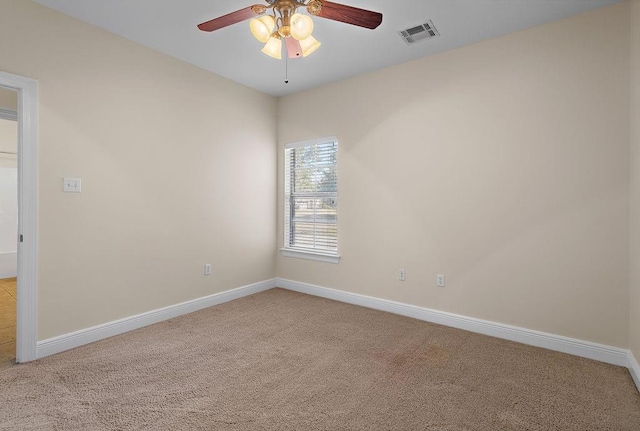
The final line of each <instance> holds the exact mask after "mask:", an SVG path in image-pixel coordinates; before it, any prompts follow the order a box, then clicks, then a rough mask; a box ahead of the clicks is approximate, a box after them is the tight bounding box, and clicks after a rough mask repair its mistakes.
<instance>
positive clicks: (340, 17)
mask: <svg viewBox="0 0 640 431" xmlns="http://www.w3.org/2000/svg"><path fill="white" fill-rule="evenodd" d="M307 11H308V12H309V13H310V14H312V15H316V16H319V17H321V18H327V19H332V20H334V21H340V22H344V23H347V24H352V25H357V26H360V27H364V28H369V29H372V30H373V29H374V28H377V27H378V26H379V25H380V24H382V14H381V13H379V12H372V11H370V10H366V9H360V8H357V7H353V6H346V5H343V4H339V3H333V2H330V1H325V0H312V1H311V2H309V5H307Z"/></svg>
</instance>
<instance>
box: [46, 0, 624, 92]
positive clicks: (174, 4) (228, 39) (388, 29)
mask: <svg viewBox="0 0 640 431" xmlns="http://www.w3.org/2000/svg"><path fill="white" fill-rule="evenodd" d="M36 1H37V2H38V3H41V4H43V5H46V6H49V7H51V8H54V9H57V10H59V11H60V12H63V13H66V14H68V15H71V16H74V17H76V18H79V19H81V20H83V21H86V22H89V23H91V24H94V25H96V26H98V27H102V28H104V29H106V30H108V31H111V32H113V33H116V34H119V35H121V36H124V37H126V38H128V39H131V40H133V41H135V42H138V43H140V44H143V45H146V46H148V47H151V48H154V49H157V50H159V51H162V52H164V53H166V54H169V55H171V56H173V57H177V58H179V59H181V60H184V61H186V62H188V63H192V64H194V65H196V66H199V67H202V68H204V69H207V70H210V71H211V72H214V73H216V74H218V75H222V76H224V77H227V78H229V79H232V80H234V81H237V82H240V83H242V84H244V85H246V86H249V87H252V88H255V89H257V90H260V91H262V92H264V93H268V94H271V95H274V96H283V95H287V94H291V93H295V92H298V91H302V90H305V89H308V88H312V87H316V86H320V85H323V84H326V83H329V82H333V81H337V80H341V79H345V78H348V77H351V76H354V75H358V74H361V73H366V72H370V71H373V70H377V69H381V68H383V67H387V66H390V65H394V64H399V63H404V62H407V61H411V60H414V59H417V58H420V57H424V56H428V55H433V54H437V53H440V52H443V51H447V50H450V49H455V48H458V47H461V46H464V45H468V44H471V43H475V42H478V41H481V40H485V39H489V38H493V37H496V36H500V35H504V34H508V33H513V32H515V31H518V30H522V29H525V28H527V27H531V26H535V25H540V24H543V23H547V22H551V21H555V20H558V19H561V18H565V17H568V16H571V15H575V14H579V13H581V12H585V11H588V10H591V9H595V8H597V7H601V6H606V5H610V4H613V3H617V2H619V1H621V0H393V1H392V0H333V1H334V2H339V3H343V4H347V5H350V6H355V7H359V8H363V9H369V10H374V11H377V12H382V13H383V15H384V18H383V21H382V25H381V26H380V27H378V29H376V30H367V29H363V28H360V27H356V26H351V25H348V24H343V23H340V22H335V21H330V20H326V19H322V18H314V23H315V30H314V33H313V34H314V36H315V37H316V39H318V40H319V41H320V42H322V46H321V47H320V49H318V50H317V51H316V52H315V53H314V54H313V55H311V56H309V57H307V58H301V59H295V60H290V61H289V84H285V83H284V76H285V60H284V58H283V60H280V61H278V60H274V59H272V58H270V57H267V56H266V55H264V54H262V53H261V52H260V50H261V49H262V45H261V44H260V43H259V42H258V41H256V40H255V39H254V38H253V36H252V35H251V33H250V31H249V24H248V21H247V22H242V23H239V24H235V25H233V26H230V27H226V28H223V29H221V30H218V31H215V32H212V33H205V32H201V31H199V30H198V29H197V28H196V25H197V24H199V23H201V22H204V21H208V20H210V19H212V18H216V17H218V16H220V15H224V14H227V13H230V12H233V11H236V10H238V9H241V8H244V7H247V6H250V5H252V4H256V3H261V2H262V0H36ZM429 19H430V20H432V21H433V23H434V25H435V27H436V28H437V29H438V31H439V32H440V34H441V37H439V38H436V39H432V40H428V41H424V42H419V43H417V44H415V45H413V46H408V45H406V44H405V43H404V41H403V40H402V39H401V38H400V37H399V36H398V34H397V32H398V31H399V30H402V29H405V28H408V27H412V26H415V25H418V24H421V23H423V22H425V21H426V20H429ZM594 31H598V29H594Z"/></svg>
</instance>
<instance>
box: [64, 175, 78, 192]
mask: <svg viewBox="0 0 640 431" xmlns="http://www.w3.org/2000/svg"><path fill="white" fill-rule="evenodd" d="M62 190H63V191H64V192H66V193H80V192H81V191H82V180H81V179H80V178H65V179H64V182H63V184H62Z"/></svg>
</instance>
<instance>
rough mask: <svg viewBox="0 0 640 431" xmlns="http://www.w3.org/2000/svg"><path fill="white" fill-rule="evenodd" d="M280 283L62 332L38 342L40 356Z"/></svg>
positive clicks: (235, 290)
mask: <svg viewBox="0 0 640 431" xmlns="http://www.w3.org/2000/svg"><path fill="white" fill-rule="evenodd" d="M275 286H276V280H275V279H271V280H266V281H262V282H259V283H255V284H250V285H248V286H244V287H239V288H237V289H232V290H227V291H225V292H221V293H216V294H214V295H210V296H205V297H203V298H199V299H194V300H192V301H187V302H183V303H181V304H176V305H171V306H169V307H165V308H160V309H158V310H153V311H148V312H146V313H142V314H138V315H137V316H131V317H127V318H124V319H120V320H116V321H113V322H109V323H105V324H102V325H98V326H94V327H92V328H87V329H82V330H80V331H76V332H72V333H69V334H64V335H60V336H58V337H54V338H49V339H47V340H43V341H38V344H37V358H38V359H39V358H43V357H45V356H49V355H53V354H55V353H60V352H63V351H65V350H69V349H73V348H75V347H79V346H82V345H85V344H89V343H93V342H95V341H99V340H103V339H105V338H109V337H113V336H114V335H120V334H123V333H125V332H129V331H133V330H134V329H139V328H142V327H145V326H148V325H153V324H154V323H159V322H162V321H165V320H168V319H173V318H175V317H178V316H182V315H184V314H189V313H193V312H194V311H198V310H202V309H204V308H208V307H212V306H214V305H219V304H223V303H225V302H229V301H233V300H234V299H239V298H242V297H245V296H249V295H253V294H254V293H258V292H262V291H265V290H269V289H272V288H274V287H275Z"/></svg>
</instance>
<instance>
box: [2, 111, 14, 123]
mask: <svg viewBox="0 0 640 431" xmlns="http://www.w3.org/2000/svg"><path fill="white" fill-rule="evenodd" d="M0 120H9V121H18V113H17V112H16V111H11V110H9V109H0Z"/></svg>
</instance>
